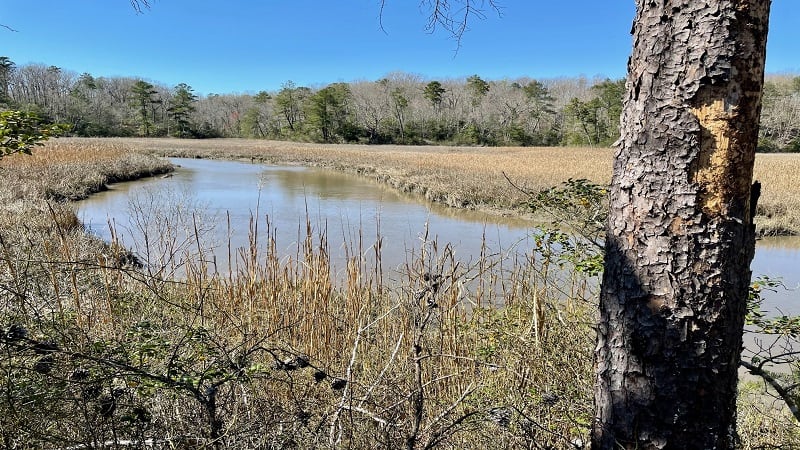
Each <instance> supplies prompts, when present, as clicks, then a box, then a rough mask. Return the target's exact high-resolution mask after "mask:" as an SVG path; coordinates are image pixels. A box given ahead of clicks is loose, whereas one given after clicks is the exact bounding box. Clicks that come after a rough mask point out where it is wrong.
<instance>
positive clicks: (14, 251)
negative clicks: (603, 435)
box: [0, 202, 593, 448]
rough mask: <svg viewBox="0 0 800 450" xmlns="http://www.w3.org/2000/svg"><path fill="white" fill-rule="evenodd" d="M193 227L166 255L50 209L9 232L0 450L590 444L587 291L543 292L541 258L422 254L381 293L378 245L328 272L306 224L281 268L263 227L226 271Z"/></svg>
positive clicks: (425, 249)
mask: <svg viewBox="0 0 800 450" xmlns="http://www.w3.org/2000/svg"><path fill="white" fill-rule="evenodd" d="M49 204H50V205H58V204H56V203H53V202H50V203H49ZM179 210H181V208H165V209H163V211H165V212H163V213H162V214H171V213H174V212H175V211H179ZM199 214H200V212H199V211H192V212H189V213H186V212H184V213H181V215H180V217H178V216H174V217H154V216H149V217H148V219H147V221H148V223H149V224H150V225H153V224H154V223H164V224H171V225H170V226H171V227H172V229H166V230H164V229H161V228H158V227H156V228H144V230H145V231H146V232H149V233H157V236H153V235H150V236H148V237H146V239H147V240H149V241H151V242H156V241H157V240H158V239H162V240H164V239H166V240H168V241H170V240H171V241H172V242H166V243H161V244H154V245H152V246H151V247H150V248H151V249H153V250H152V252H151V254H150V255H148V257H147V258H144V257H141V255H139V258H132V257H131V256H130V254H129V253H128V252H127V250H123V249H122V248H121V246H119V245H117V244H115V243H114V242H112V243H110V244H105V243H101V242H97V241H96V240H93V239H91V238H89V237H87V236H86V235H85V234H83V231H82V229H81V227H80V226H72V225H70V224H62V223H60V222H59V220H57V217H58V210H57V208H56V207H53V208H48V209H47V211H45V212H44V213H43V217H49V218H50V222H49V223H48V225H47V226H42V227H36V228H34V227H28V228H25V232H24V233H19V232H16V231H15V229H17V228H15V227H19V226H22V224H15V226H12V227H7V228H3V229H2V231H0V237H2V252H0V268H1V269H0V277H2V279H1V280H0V286H2V289H0V307H1V308H2V309H3V317H4V323H3V324H0V325H1V326H2V331H3V333H2V337H1V338H0V370H2V373H3V377H2V382H1V383H2V384H1V385H0V388H2V391H3V392H4V396H3V398H2V400H0V425H1V427H0V428H2V430H3V431H2V436H1V437H0V439H2V442H3V445H4V446H5V447H8V448H33V447H35V448H65V447H69V448H98V447H131V446H133V447H145V446H152V447H157V448H175V447H183V448H283V447H298V448H374V447H376V446H377V447H380V448H398V447H400V448H439V447H460V448H475V447H479V446H481V447H487V448H509V447H529V448H547V447H556V448H568V447H569V446H571V445H573V442H578V443H579V442H585V441H586V437H585V435H586V433H587V431H588V425H589V422H590V414H591V408H590V399H591V397H590V391H591V389H590V383H589V382H588V380H590V379H591V376H590V372H591V348H592V345H591V343H592V340H593V338H592V331H591V328H590V327H589V326H588V323H589V322H590V316H591V313H590V307H589V304H590V303H589V302H587V301H586V298H585V297H589V296H590V295H591V294H590V293H589V291H587V290H586V288H585V286H583V285H581V284H580V283H575V282H574V280H573V279H572V278H571V277H550V275H549V273H548V271H550V270H552V273H555V270H554V269H547V266H548V265H549V264H551V263H552V264H553V265H554V264H555V263H553V262H552V261H547V260H545V259H544V257H543V256H542V254H541V253H537V252H532V253H530V254H525V253H523V254H521V255H517V256H514V257H512V256H510V255H492V253H491V251H490V250H489V249H487V250H486V252H485V254H484V256H483V257H482V258H481V259H480V261H477V262H466V261H461V260H459V258H458V255H457V254H456V253H455V252H454V251H453V249H452V248H451V247H450V246H449V245H447V244H444V243H442V244H440V243H437V242H435V241H430V240H428V239H427V238H426V239H424V240H423V241H422V243H421V245H420V246H419V248H418V249H417V250H416V251H414V252H413V253H412V254H409V257H408V262H407V264H406V266H405V268H404V269H403V270H402V271H401V274H400V280H399V281H398V282H397V283H395V284H392V285H388V284H386V283H385V281H384V279H383V276H382V274H381V273H380V271H376V270H375V265H376V266H378V267H379V266H380V248H381V240H380V238H378V239H377V241H376V242H374V243H371V244H364V243H363V238H359V239H358V240H357V241H356V242H352V243H351V246H350V248H348V249H347V254H348V255H349V256H348V258H347V262H346V267H344V268H343V270H341V271H339V270H336V268H333V267H332V263H331V257H330V249H329V248H328V245H327V238H326V233H325V230H324V229H316V230H315V228H314V227H312V226H311V224H310V223H306V228H305V233H304V236H303V239H301V240H300V242H299V243H298V244H297V247H296V251H295V252H294V254H292V255H289V256H281V255H280V254H279V253H278V252H277V251H276V249H277V248H278V243H276V238H275V235H274V232H273V230H272V229H271V228H270V224H269V222H268V220H266V219H263V218H262V219H261V220H259V219H258V218H255V217H254V218H253V219H252V224H251V230H252V231H251V244H250V245H249V246H248V247H246V248H240V249H235V248H230V247H229V248H228V249H226V252H227V253H228V254H229V255H230V259H231V260H232V262H233V264H231V265H230V267H231V269H230V270H228V271H222V272H219V271H216V270H214V268H213V260H214V258H213V255H212V253H213V252H214V251H217V252H218V251H219V249H216V250H213V251H212V249H210V248H207V247H206V246H205V244H204V243H203V239H202V232H201V230H200V229H199V228H198V226H197V224H198V223H199V222H201V221H199V220H198V217H199ZM42 221H43V222H42V223H45V222H44V219H42ZM259 222H260V226H259ZM23 228H24V226H23ZM184 230H196V233H195V234H194V235H193V237H190V238H189V239H188V240H187V238H186V234H185V233H184ZM260 234H261V235H263V234H266V237H267V244H265V245H263V247H262V246H260V245H259V244H258V242H263V240H261V239H259V235H260ZM192 239H193V240H192ZM156 249H161V250H162V251H164V252H171V253H169V254H165V255H156V254H155V253H157V252H156ZM368 256H369V258H368ZM367 259H370V263H367ZM165 261H171V262H172V264H173V265H172V268H173V269H174V270H173V269H170V270H160V268H161V267H166V266H167V264H164V262H165ZM175 274H179V276H178V277H176V276H174V275H175ZM551 280H553V281H551ZM555 280H558V281H555ZM551 282H552V283H555V282H557V283H559V284H558V288H557V289H556V286H555V285H549V284H548V283H551ZM554 292H560V293H567V294H569V295H561V294H559V295H554Z"/></svg>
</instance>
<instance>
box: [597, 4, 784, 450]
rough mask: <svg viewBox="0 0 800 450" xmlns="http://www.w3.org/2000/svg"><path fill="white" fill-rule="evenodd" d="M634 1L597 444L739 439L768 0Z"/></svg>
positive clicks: (718, 443)
mask: <svg viewBox="0 0 800 450" xmlns="http://www.w3.org/2000/svg"><path fill="white" fill-rule="evenodd" d="M636 3H637V14H636V21H635V24H634V28H633V36H634V48H633V54H632V56H631V59H630V60H629V63H628V79H627V96H626V99H625V106H624V111H623V114H622V127H621V138H620V146H619V150H618V152H617V155H616V159H615V163H614V175H613V180H612V186H611V193H610V214H609V220H608V227H607V235H606V261H605V272H604V277H603V285H602V291H601V299H600V318H599V326H598V344H597V355H596V372H597V379H596V387H595V407H596V418H595V423H594V426H593V430H592V444H593V447H594V448H598V449H611V448H620V447H622V448H637V449H662V448H674V449H691V448H697V449H715V448H732V447H734V446H735V445H736V440H737V439H736V430H735V425H736V384H737V367H738V361H739V358H740V353H741V346H742V328H743V323H744V315H745V309H746V307H745V305H746V298H747V292H748V286H749V282H750V268H749V267H750V261H751V260H752V258H753V253H754V249H755V239H754V234H755V231H754V227H753V223H752V217H751V198H750V191H751V183H752V174H753V162H754V159H755V148H756V142H757V138H758V122H759V116H760V110H761V89H762V85H763V78H764V58H765V47H766V36H767V24H768V16H769V6H770V0H710V1H702V2H700V1H691V0H660V1H658V2H654V1H652V0H637V1H636ZM753 201H755V200H753ZM753 209H754V208H753Z"/></svg>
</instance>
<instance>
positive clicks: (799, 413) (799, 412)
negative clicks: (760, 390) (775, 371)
mask: <svg viewBox="0 0 800 450" xmlns="http://www.w3.org/2000/svg"><path fill="white" fill-rule="evenodd" d="M739 365H741V366H742V367H744V368H745V369H747V370H749V371H750V373H751V374H753V375H757V376H759V377H761V378H763V379H764V381H765V382H767V383H768V384H769V385H770V386H772V388H773V389H775V391H776V392H777V393H778V395H780V396H781V399H783V401H784V402H785V403H786V406H787V407H788V408H789V411H791V412H792V415H793V416H794V418H795V419H796V420H797V421H799V422H800V409H798V407H797V403H795V401H794V399H793V398H792V394H791V393H790V392H789V389H787V388H786V387H784V386H783V385H782V384H781V382H780V381H779V380H777V379H776V378H775V377H773V376H772V375H770V374H769V372H767V371H766V370H764V369H763V368H761V367H760V366H756V365H754V364H751V363H749V362H747V361H739Z"/></svg>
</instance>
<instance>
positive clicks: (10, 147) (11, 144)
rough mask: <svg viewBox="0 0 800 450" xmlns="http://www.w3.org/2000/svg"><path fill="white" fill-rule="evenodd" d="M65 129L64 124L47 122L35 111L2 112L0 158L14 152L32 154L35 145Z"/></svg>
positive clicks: (0, 117) (0, 115)
mask: <svg viewBox="0 0 800 450" xmlns="http://www.w3.org/2000/svg"><path fill="white" fill-rule="evenodd" d="M63 131H64V128H63V126H62V125H58V124H45V123H44V122H43V121H42V119H41V118H39V116H37V115H36V114H34V113H28V112H23V111H2V112H0V158H2V157H3V156H7V155H11V154H14V153H26V154H30V153H31V149H33V147H35V146H38V145H42V143H43V142H44V141H46V140H48V139H49V138H51V137H53V136H57V135H59V134H61V133H62V132H63Z"/></svg>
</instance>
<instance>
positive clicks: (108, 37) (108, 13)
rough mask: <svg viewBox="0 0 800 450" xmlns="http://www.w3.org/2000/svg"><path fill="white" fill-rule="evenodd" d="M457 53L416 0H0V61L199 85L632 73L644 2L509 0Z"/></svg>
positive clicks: (794, 34)
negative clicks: (401, 75) (139, 1)
mask: <svg viewBox="0 0 800 450" xmlns="http://www.w3.org/2000/svg"><path fill="white" fill-rule="evenodd" d="M498 1H499V3H500V5H501V7H502V11H501V15H500V17H498V15H497V13H496V12H495V11H493V10H490V9H488V1H487V9H486V18H485V19H484V20H472V21H471V23H470V30H469V31H468V32H467V33H466V34H465V35H464V38H463V40H462V42H461V48H460V49H459V50H458V52H457V53H456V52H455V50H456V42H455V41H454V40H453V39H452V38H451V37H449V36H448V35H447V34H446V33H444V32H438V33H436V34H433V35H431V34H429V33H427V32H426V31H425V24H426V12H425V11H424V10H422V9H420V1H419V0H387V1H386V3H387V5H386V8H385V10H384V11H383V28H384V30H385V31H383V30H381V27H380V20H379V16H380V2H379V0H337V1H332V0H294V1H284V0H281V1H278V0H240V1H236V0H213V1H212V0H151V4H152V7H151V9H150V10H147V11H145V12H144V13H143V14H136V12H135V11H134V10H133V8H131V5H130V3H129V1H128V0H67V1H65V0H0V24H3V25H8V26H10V27H12V28H14V29H16V30H18V31H17V32H10V31H7V30H4V29H0V56H8V57H9V58H11V59H12V60H13V61H14V62H16V63H17V64H18V65H22V64H26V63H44V64H47V65H55V66H59V67H61V68H64V69H68V70H73V71H76V72H79V73H80V72H89V73H91V74H92V75H94V76H131V77H141V78H144V79H147V80H150V81H156V82H159V83H163V84H166V85H168V86H172V85H175V84H178V83H188V84H190V85H191V86H193V87H194V88H195V90H196V91H197V92H198V93H200V94H209V93H234V92H257V91H259V90H268V91H270V90H276V89H278V88H279V87H280V85H281V84H282V83H283V82H285V81H287V80H293V81H294V82H295V83H296V84H298V85H307V86H318V85H323V84H328V83H332V82H336V81H355V80H361V79H366V80H377V79H379V78H381V77H383V76H384V75H386V74H387V73H390V72H393V71H403V72H409V73H415V74H419V75H421V76H423V77H424V78H426V79H434V78H440V79H441V78H458V77H463V76H469V75H472V74H478V75H480V76H481V77H483V78H485V79H501V78H516V77H522V76H528V77H533V78H552V77H558V76H568V77H572V76H580V75H583V76H587V77H590V78H591V77H595V76H604V77H612V78H618V77H622V76H624V75H625V64H626V61H627V58H628V54H629V53H630V49H631V37H630V34H629V32H630V28H631V22H632V20H633V16H634V13H635V6H634V2H633V0H556V1H553V0H498ZM771 20H772V22H771V30H770V37H769V49H768V60H767V71H768V72H800V50H798V49H799V48H800V26H798V24H800V0H774V1H773V14H772V19H771Z"/></svg>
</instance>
